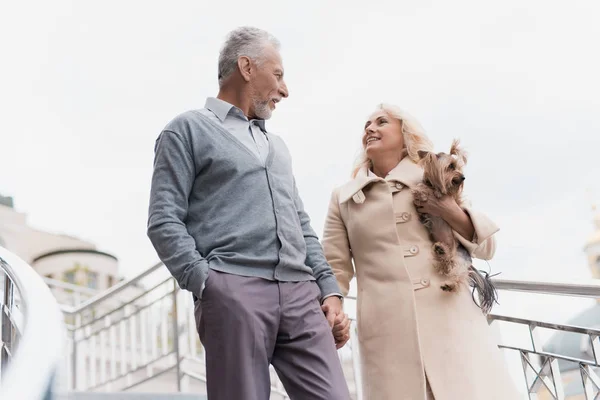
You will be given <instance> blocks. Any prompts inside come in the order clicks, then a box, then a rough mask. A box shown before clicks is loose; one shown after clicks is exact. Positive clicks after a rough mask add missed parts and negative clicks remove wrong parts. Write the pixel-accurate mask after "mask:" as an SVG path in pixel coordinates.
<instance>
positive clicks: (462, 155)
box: [450, 139, 467, 165]
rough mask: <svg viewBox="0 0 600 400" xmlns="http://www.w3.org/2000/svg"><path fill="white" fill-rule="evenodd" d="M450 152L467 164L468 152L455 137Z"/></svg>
mask: <svg viewBox="0 0 600 400" xmlns="http://www.w3.org/2000/svg"><path fill="white" fill-rule="evenodd" d="M450 154H451V155H453V156H456V158H458V159H459V160H460V161H461V162H462V163H463V165H465V164H467V153H466V152H465V151H464V150H463V149H462V148H461V147H460V140H459V139H454V140H453V141H452V146H451V147H450Z"/></svg>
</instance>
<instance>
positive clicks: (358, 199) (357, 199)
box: [352, 190, 365, 204]
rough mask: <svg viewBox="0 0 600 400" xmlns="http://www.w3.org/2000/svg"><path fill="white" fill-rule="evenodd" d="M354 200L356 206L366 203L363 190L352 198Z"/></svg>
mask: <svg viewBox="0 0 600 400" xmlns="http://www.w3.org/2000/svg"><path fill="white" fill-rule="evenodd" d="M352 200H354V202H355V203H356V204H362V203H364V202H365V194H364V193H363V191H362V190H359V191H358V192H356V194H355V195H354V196H352Z"/></svg>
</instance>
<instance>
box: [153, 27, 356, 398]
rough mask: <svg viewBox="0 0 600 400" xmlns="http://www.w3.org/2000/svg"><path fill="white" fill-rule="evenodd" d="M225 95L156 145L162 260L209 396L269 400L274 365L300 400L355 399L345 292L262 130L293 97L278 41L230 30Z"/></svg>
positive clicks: (275, 140)
mask: <svg viewBox="0 0 600 400" xmlns="http://www.w3.org/2000/svg"><path fill="white" fill-rule="evenodd" d="M219 87H220V90H219V95H218V96H217V98H209V99H208V100H207V101H206V106H205V108H204V109H201V110H195V111H189V112H186V113H183V114H181V115H179V116H178V117H176V118H175V119H174V120H172V121H171V122H170V123H169V124H168V125H167V126H166V127H165V129H164V130H163V131H162V132H161V134H160V135H159V137H158V139H157V141H156V147H155V160H154V174H153V177H152V189H151V195H150V211H149V221H148V236H149V237H150V240H151V241H152V244H153V245H154V247H155V249H156V251H157V253H158V255H159V257H160V258H161V260H162V261H163V262H164V264H165V265H166V266H167V268H168V269H169V271H170V272H171V274H172V275H173V276H174V277H175V278H176V279H177V281H178V282H179V285H180V287H181V288H182V289H187V290H189V291H191V292H192V293H193V294H194V299H195V301H196V323H197V327H198V333H199V335H200V339H201V340H202V343H203V344H204V346H205V348H206V368H207V389H208V398H209V400H238V399H239V400H266V399H268V398H269V394H270V379H269V364H272V365H273V366H274V367H275V369H276V371H277V373H278V375H279V376H280V378H281V380H282V382H283V384H284V386H285V388H286V390H287V392H288V394H289V395H290V397H291V398H292V399H299V400H311V399H315V400H316V399H319V400H348V399H349V393H348V388H347V385H346V382H345V379H344V376H343V373H342V369H341V365H340V362H339V360H338V358H337V352H336V346H337V348H340V347H341V346H343V345H344V344H345V343H346V341H347V340H348V332H349V321H348V318H347V316H346V315H345V314H344V313H343V311H342V304H341V295H340V294H339V292H340V290H339V288H338V285H337V282H336V279H335V276H334V275H333V273H332V271H331V268H330V266H329V265H328V264H327V262H326V260H325V257H324V255H323V251H322V248H321V245H320V243H319V240H318V238H317V236H316V234H315V233H314V231H313V229H312V228H311V226H310V219H309V217H308V215H307V214H306V212H305V211H304V207H303V205H302V201H301V200H300V197H299V195H298V190H297V187H296V183H295V180H294V176H293V173H292V167H291V159H290V154H289V151H288V149H287V148H286V146H285V144H284V142H283V141H282V140H281V138H279V137H278V136H275V135H273V134H271V133H269V132H267V130H266V128H265V120H267V119H269V118H270V117H271V113H272V111H273V110H274V109H275V107H276V104H277V103H278V102H279V101H280V100H281V99H283V98H285V97H287V96H288V89H287V86H286V84H285V82H284V79H283V66H282V62H281V56H280V55H279V43H278V42H277V40H276V39H275V38H274V37H272V36H271V35H269V34H268V33H267V32H264V31H262V30H259V29H256V28H249V27H246V28H239V29H237V30H235V31H233V32H231V33H230V34H229V37H228V39H227V41H226V42H225V45H224V46H223V49H222V50H221V54H220V57H219ZM328 322H329V324H328ZM332 332H333V335H332Z"/></svg>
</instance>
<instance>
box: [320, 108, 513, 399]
mask: <svg viewBox="0 0 600 400" xmlns="http://www.w3.org/2000/svg"><path fill="white" fill-rule="evenodd" d="M362 144H363V148H364V152H363V157H362V159H361V160H360V162H359V165H358V166H357V168H356V169H355V171H354V173H353V179H352V180H351V181H349V182H347V183H346V184H344V185H343V186H341V187H339V188H337V189H336V190H334V191H333V194H332V197H331V203H330V206H329V211H328V215H327V220H326V223H325V231H324V234H323V246H324V249H325V255H326V257H327V259H328V261H329V263H330V264H331V266H332V268H333V270H334V272H335V275H336V277H337V280H338V282H339V284H340V287H341V288H342V292H343V295H344V296H346V295H347V294H348V289H349V284H350V281H351V280H352V278H353V277H354V276H355V275H356V280H357V286H358V295H357V320H358V321H357V323H358V334H359V343H360V350H361V363H362V373H363V393H364V396H365V398H366V399H368V400H386V399H390V400H400V399H406V400H423V399H427V400H433V399H435V400H483V399H485V400H512V399H519V398H520V396H519V394H518V392H517V391H516V389H515V388H514V385H513V381H512V379H511V377H510V376H509V374H508V371H507V369H506V367H505V362H504V359H503V356H502V354H501V352H500V350H499V349H498V347H497V344H496V343H495V341H494V337H493V334H492V332H491V330H490V328H489V326H488V324H487V321H486V318H485V316H484V315H483V313H482V311H481V310H480V308H479V307H478V306H477V304H475V303H474V301H473V298H472V295H471V293H470V291H469V288H468V287H466V285H463V286H461V287H460V289H459V290H458V293H455V292H446V291H443V290H441V289H440V286H441V284H442V282H443V279H444V277H443V276H440V275H439V274H437V273H436V272H435V270H434V267H433V255H432V250H431V247H432V242H431V240H430V239H429V236H428V233H427V231H426V229H425V227H424V226H423V224H421V222H420V221H419V218H418V213H417V209H416V208H415V205H414V203H413V197H412V194H411V188H414V187H415V186H416V185H417V184H418V183H419V182H421V181H422V179H423V169H422V168H421V167H420V165H419V164H418V160H419V156H418V152H419V151H421V150H424V151H431V150H432V145H431V142H430V141H429V139H428V138H427V137H426V135H425V133H424V132H423V129H422V128H421V126H420V125H419V123H418V122H417V121H416V120H415V119H413V118H412V117H410V116H409V115H407V114H406V113H404V112H403V111H402V110H400V109H398V108H397V107H395V106H391V105H381V106H379V107H378V108H377V110H376V111H375V112H374V113H373V114H372V115H371V117H370V118H369V119H368V121H367V122H366V124H365V128H364V134H363V138H362ZM419 212H423V213H428V214H430V215H435V216H440V217H442V218H443V219H444V220H445V221H446V222H447V223H448V224H449V225H450V226H451V227H452V229H453V233H454V235H455V237H456V238H457V239H458V241H459V242H460V243H461V244H462V246H464V247H465V249H466V250H467V251H468V252H469V253H470V254H471V256H472V257H475V258H479V259H484V260H489V259H491V258H492V257H493V255H494V251H495V247H496V239H495V237H494V234H495V233H496V232H497V231H498V228H497V227H496V225H495V224H494V223H493V222H492V221H491V220H490V219H488V218H487V217H486V216H485V215H483V214H481V213H480V212H477V211H475V210H472V209H470V208H466V209H465V208H461V207H460V206H459V205H458V204H457V203H456V202H455V201H454V200H453V199H452V198H451V197H449V196H446V197H443V198H441V199H439V200H436V199H432V200H428V201H427V202H426V203H425V204H423V205H422V208H419ZM353 264H354V267H353Z"/></svg>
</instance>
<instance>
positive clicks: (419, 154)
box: [417, 150, 429, 160]
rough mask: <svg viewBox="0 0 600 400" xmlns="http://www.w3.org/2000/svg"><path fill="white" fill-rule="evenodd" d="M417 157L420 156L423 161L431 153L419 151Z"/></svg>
mask: <svg viewBox="0 0 600 400" xmlns="http://www.w3.org/2000/svg"><path fill="white" fill-rule="evenodd" d="M417 155H418V156H419V159H420V160H422V159H424V158H425V157H427V155H429V152H428V151H426V150H419V151H417Z"/></svg>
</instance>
